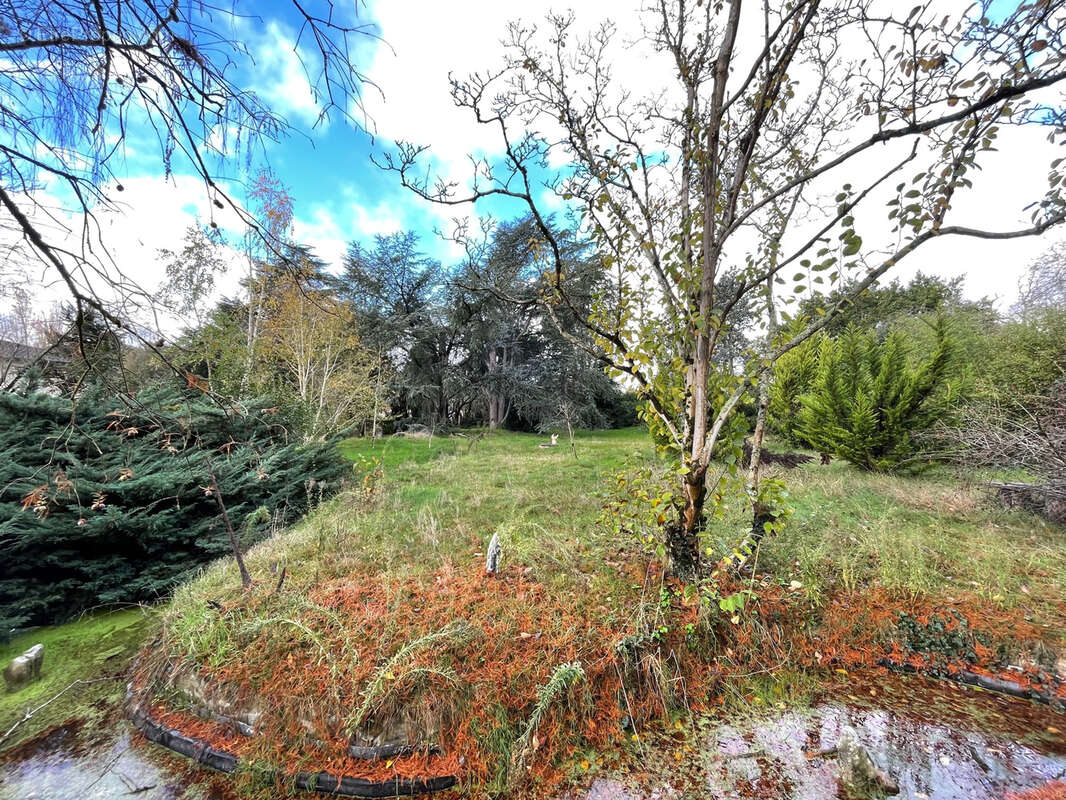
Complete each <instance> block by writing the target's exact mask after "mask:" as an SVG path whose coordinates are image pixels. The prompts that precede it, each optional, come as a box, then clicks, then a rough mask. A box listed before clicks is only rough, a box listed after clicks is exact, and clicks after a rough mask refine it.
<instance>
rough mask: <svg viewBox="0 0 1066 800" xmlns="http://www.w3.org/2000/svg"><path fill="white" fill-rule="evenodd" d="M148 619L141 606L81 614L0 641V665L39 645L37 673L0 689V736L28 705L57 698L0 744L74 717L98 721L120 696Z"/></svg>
mask: <svg viewBox="0 0 1066 800" xmlns="http://www.w3.org/2000/svg"><path fill="white" fill-rule="evenodd" d="M150 619H151V615H150V613H149V612H146V611H144V610H141V609H130V610H124V611H115V612H112V613H101V614H94V615H86V616H84V617H81V618H80V619H78V620H75V621H74V622H69V623H67V624H65V625H56V626H53V627H48V628H40V629H38V630H35V631H30V632H29V633H25V634H22V635H20V636H17V637H15V638H14V639H12V640H11V641H10V642H8V643H7V644H5V645H0V663H2V664H4V665H6V664H7V663H8V662H10V660H11V659H12V658H14V657H15V656H17V655H20V654H22V653H23V652H25V651H26V650H28V649H29V648H30V647H32V646H33V645H35V644H38V643H40V644H43V645H44V666H43V668H42V671H41V677H40V679H39V680H37V681H34V682H33V683H30V684H28V685H27V686H24V687H23V688H21V689H20V690H18V691H16V692H7V691H3V689H0V736H3V735H4V734H5V733H6V732H7V731H8V730H9V729H10V728H11V727H12V726H13V725H15V723H16V722H18V721H19V720H20V719H22V718H23V716H24V715H25V713H26V711H27V710H30V709H36V708H37V707H38V706H41V705H42V704H43V703H45V702H46V701H48V700H50V699H52V698H54V697H55V698H57V699H56V700H55V701H54V702H52V703H50V704H49V705H47V706H45V707H44V708H41V709H39V710H37V711H36V712H35V713H34V714H33V716H32V717H31V718H30V719H28V720H26V721H25V722H24V723H22V724H20V725H19V726H18V728H17V729H16V730H15V732H14V733H12V735H11V736H10V737H8V738H7V739H6V740H4V741H3V742H0V749H8V748H10V747H13V746H15V745H17V744H18V743H20V742H23V741H26V740H27V739H29V738H32V737H33V736H36V735H37V734H38V733H40V732H41V731H43V730H46V729H47V728H49V727H51V726H53V725H57V724H60V723H63V722H65V721H67V720H70V719H77V720H79V721H80V722H82V723H83V724H84V726H85V727H86V728H88V729H92V728H95V727H97V726H99V724H100V723H101V722H102V721H103V720H104V719H105V718H106V717H107V716H108V715H110V714H111V713H112V712H113V711H114V710H115V709H116V708H117V707H118V706H119V705H120V704H121V702H122V698H123V696H124V695H125V692H126V683H125V680H124V679H123V673H124V671H125V669H126V665H127V664H128V663H129V660H130V658H131V657H132V656H133V655H134V653H136V652H137V650H138V648H139V647H140V646H141V644H142V642H143V641H144V637H145V635H146V632H147V630H148V629H149V626H150ZM68 687H69V688H68ZM64 690H65V691H64ZM60 692H63V694H62V695H61V696H59V695H60ZM57 696H58V697H57Z"/></svg>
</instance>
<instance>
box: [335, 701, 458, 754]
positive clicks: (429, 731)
mask: <svg viewBox="0 0 1066 800" xmlns="http://www.w3.org/2000/svg"><path fill="white" fill-rule="evenodd" d="M440 729H441V721H440V719H439V717H438V716H437V714H435V713H434V712H433V711H432V710H431V709H429V708H426V707H424V706H420V705H418V704H410V705H407V706H404V707H402V708H400V709H397V710H396V711H393V712H392V713H390V714H387V715H383V716H382V717H380V718H377V719H372V720H369V721H367V722H366V723H364V725H363V726H362V727H361V728H360V729H359V730H357V731H355V732H354V733H352V735H351V737H350V738H349V740H348V752H349V755H352V756H353V757H355V758H393V757H395V756H397V755H403V754H407V753H412V752H439V748H438V746H437V744H436V742H438V741H439V740H440Z"/></svg>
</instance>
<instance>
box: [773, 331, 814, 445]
mask: <svg viewBox="0 0 1066 800" xmlns="http://www.w3.org/2000/svg"><path fill="white" fill-rule="evenodd" d="M798 330H799V327H798V326H796V332H798ZM821 339H822V337H820V336H817V335H815V336H812V337H811V338H809V339H807V341H805V342H803V343H802V344H800V345H799V346H798V347H794V348H793V349H791V350H789V351H788V352H787V353H785V354H784V355H782V356H781V357H780V358H779V359H777V361H775V362H774V367H773V381H772V382H771V383H770V395H769V403H768V404H767V407H766V413H767V419H768V421H769V424H770V428H771V430H773V431H774V433H776V434H777V435H779V436H781V437H782V438H784V439H785V440H786V441H787V442H788V443H789V444H791V445H794V446H796V447H809V446H810V444H811V443H810V442H809V441H807V439H806V438H805V437H804V435H803V433H802V431H801V430H800V411H802V409H803V402H802V399H801V398H802V397H803V396H804V395H805V394H807V393H808V392H810V391H811V387H812V386H813V385H814V379H815V378H816V377H817V375H818V353H819V348H820V346H821Z"/></svg>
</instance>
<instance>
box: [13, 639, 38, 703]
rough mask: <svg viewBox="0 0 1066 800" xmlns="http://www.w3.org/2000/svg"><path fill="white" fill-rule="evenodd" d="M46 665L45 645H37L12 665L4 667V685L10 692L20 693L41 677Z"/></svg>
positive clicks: (17, 658) (15, 659)
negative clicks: (42, 668) (27, 685)
mask: <svg viewBox="0 0 1066 800" xmlns="http://www.w3.org/2000/svg"><path fill="white" fill-rule="evenodd" d="M43 664H44V645H43V644H35V645H34V646H33V647H31V648H30V649H29V650H27V651H26V652H25V653H23V654H22V655H20V656H16V657H15V658H14V659H12V661H11V663H10V664H8V665H7V666H6V667H4V683H6V684H7V690H8V691H9V692H14V691H18V690H19V689H21V688H22V687H23V686H25V685H26V684H27V683H29V682H30V681H35V680H37V679H38V678H39V677H41V666H42V665H43Z"/></svg>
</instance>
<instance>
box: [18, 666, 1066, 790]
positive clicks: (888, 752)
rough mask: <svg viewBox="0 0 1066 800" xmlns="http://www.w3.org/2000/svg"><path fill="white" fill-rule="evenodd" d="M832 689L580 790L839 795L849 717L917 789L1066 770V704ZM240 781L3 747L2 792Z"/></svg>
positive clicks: (707, 734) (143, 754)
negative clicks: (839, 754) (840, 747)
mask: <svg viewBox="0 0 1066 800" xmlns="http://www.w3.org/2000/svg"><path fill="white" fill-rule="evenodd" d="M830 693H831V694H830V697H832V698H834V699H829V700H826V701H823V702H819V703H818V704H817V705H815V706H814V707H812V708H809V709H791V710H782V711H777V712H773V713H767V714H762V715H751V716H745V717H743V718H732V719H728V720H726V721H721V720H718V721H714V720H704V721H703V722H702V723H700V724H699V725H697V726H696V727H695V728H694V729H693V730H688V731H674V730H671V731H669V732H661V733H659V734H658V735H651V734H650V732H649V735H648V736H647V737H646V742H647V744H646V745H645V747H644V749H643V750H641V751H639V752H636V753H634V754H633V757H632V758H631V759H628V763H626V764H625V767H624V769H623V770H622V772H624V773H625V774H620V775H619V776H618V778H606V777H602V778H599V779H597V780H595V781H593V782H592V783H591V785H586V787H585V789H583V790H580V791H574V792H571V793H570V794H569V795H568V797H570V798H581V799H583V800H668V799H670V798H674V799H678V800H679V799H680V798H716V799H718V800H727V799H728V800H734V799H737V800H739V799H740V798H760V800H835V798H837V797H838V796H839V786H838V780H837V777H838V772H837V764H836V760H835V759H834V758H832V757H823V756H820V755H818V753H819V751H821V750H825V749H828V748H831V747H833V746H835V745H836V743H837V741H838V740H839V738H840V732H841V730H842V729H843V728H844V727H845V726H849V725H850V726H851V727H852V728H854V730H855V731H856V733H857V734H858V738H859V740H860V741H861V743H862V744H863V745H864V746H865V747H866V748H867V749H868V750H869V752H870V753H871V755H872V756H873V758H874V759H875V761H876V762H877V764H878V765H879V766H880V767H882V768H883V769H884V770H885V771H886V772H887V773H888V774H889V775H891V776H892V777H893V778H894V779H895V780H896V781H897V782H898V784H899V787H900V793H899V795H898V796H899V797H900V798H907V800H924V799H925V798H928V800H1003V798H1004V797H1005V795H1006V794H1007V792H1011V791H1013V792H1018V791H1024V790H1026V789H1031V788H1035V787H1038V786H1042V785H1044V784H1045V783H1047V782H1048V781H1052V780H1056V779H1066V739H1064V738H1063V735H1062V733H1060V732H1061V731H1066V715H1063V714H1057V713H1055V712H1052V711H1050V710H1048V709H1046V708H1043V707H1039V706H1036V705H1034V704H1032V703H1027V702H1023V701H1018V700H1013V699H1009V698H1004V697H999V696H995V695H991V694H987V693H979V692H974V691H971V690H967V689H960V688H958V687H953V686H951V685H946V684H943V683H939V684H937V683H933V682H930V681H925V680H922V679H918V678H907V679H903V678H898V677H894V676H890V675H884V674H877V675H871V676H867V677H866V678H864V679H860V678H857V677H852V676H849V677H848V679H847V680H846V681H842V682H841V683H840V685H839V686H838V687H832V688H831V689H830ZM228 780H229V778H228V776H222V775H219V774H217V773H210V772H207V771H204V770H200V769H198V768H197V767H196V766H195V765H194V764H193V763H192V762H191V761H188V760H187V759H183V758H180V757H177V756H173V755H170V754H168V753H167V752H166V751H164V750H163V749H161V748H159V747H156V746H153V745H150V744H148V743H146V742H145V741H144V740H143V739H142V738H141V737H140V735H139V734H137V733H135V732H132V731H131V730H130V729H129V727H128V726H127V725H126V723H124V722H118V723H116V726H115V728H114V731H113V733H111V734H110V735H107V736H97V737H95V739H94V741H93V742H92V743H89V744H86V743H85V742H84V737H82V736H79V734H78V731H77V727H76V726H71V727H65V728H58V729H56V730H54V731H52V732H51V733H49V734H47V735H45V736H43V737H41V738H39V739H37V740H34V741H32V742H28V743H26V744H24V745H22V746H20V747H19V748H16V749H15V750H14V751H13V752H11V753H8V754H4V755H3V756H0V800H102V799H103V798H137V799H138V800H232V798H233V797H234V795H233V793H232V792H231V791H229V790H228V789H227V786H228ZM308 796H309V797H311V795H308ZM450 796H454V795H450Z"/></svg>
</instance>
